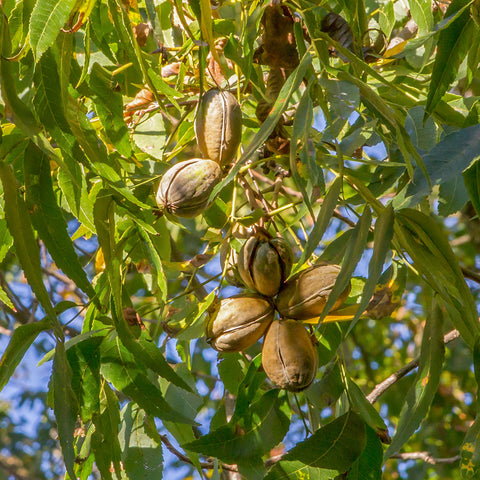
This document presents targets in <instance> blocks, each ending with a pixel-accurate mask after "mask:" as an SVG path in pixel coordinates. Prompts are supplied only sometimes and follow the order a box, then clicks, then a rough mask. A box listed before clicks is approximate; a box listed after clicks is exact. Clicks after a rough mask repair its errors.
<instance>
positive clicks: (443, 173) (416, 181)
mask: <svg viewBox="0 0 480 480" xmlns="http://www.w3.org/2000/svg"><path fill="white" fill-rule="evenodd" d="M479 139H480V125H473V126H471V127H467V128H462V129H461V130H458V131H456V132H453V133H450V134H449V135H447V136H446V137H445V138H444V139H443V140H442V141H441V142H439V143H437V144H436V145H435V146H434V147H433V148H432V149H431V150H430V151H429V152H428V153H427V154H426V155H424V156H423V162H424V164H425V168H426V169H427V171H428V174H429V176H430V180H431V184H432V185H438V184H440V185H441V184H443V183H446V182H448V181H451V180H452V178H460V175H461V173H462V172H463V171H464V170H465V169H466V168H467V167H468V166H469V165H470V164H471V162H472V161H473V160H474V159H476V158H477V157H478V155H479V152H478V142H479ZM429 192H430V188H429V186H428V184H427V181H426V179H425V177H424V176H423V175H422V174H421V173H420V172H418V170H417V171H416V172H415V174H414V176H413V179H412V182H411V184H410V185H409V186H408V188H407V197H414V198H412V199H410V200H408V198H407V203H408V202H410V203H418V202H419V200H420V199H421V198H422V197H423V196H425V195H428V193H429Z"/></svg>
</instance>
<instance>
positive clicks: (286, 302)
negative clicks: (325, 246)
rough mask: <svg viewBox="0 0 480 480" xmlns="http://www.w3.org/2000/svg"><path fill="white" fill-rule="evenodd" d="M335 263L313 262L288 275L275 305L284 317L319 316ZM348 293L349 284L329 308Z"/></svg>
mask: <svg viewBox="0 0 480 480" xmlns="http://www.w3.org/2000/svg"><path fill="white" fill-rule="evenodd" d="M339 273H340V267H339V266H338V265H314V266H313V267H310V268H308V269H306V270H302V271H301V272H298V273H297V274H295V275H294V276H293V277H292V278H290V279H289V280H288V281H287V282H286V283H285V284H284V285H283V287H282V288H281V289H280V291H279V292H278V296H277V299H276V305H275V306H276V308H277V310H278V312H279V313H280V314H281V315H282V316H283V317H286V318H295V319H296V320H308V319H310V318H314V317H318V316H319V315H321V313H322V311H323V309H324V307H325V305H326V303H327V300H328V297H329V295H330V293H331V291H332V288H333V286H334V285H335V281H336V279H337V277H338V274H339ZM349 293H350V285H348V287H347V288H346V289H345V290H344V291H343V292H342V294H341V295H340V296H339V298H338V299H337V301H336V302H335V303H334V305H333V307H332V308H331V311H333V310H335V309H337V308H338V307H340V306H341V305H342V304H343V302H344V301H345V300H346V298H347V297H348V294H349Z"/></svg>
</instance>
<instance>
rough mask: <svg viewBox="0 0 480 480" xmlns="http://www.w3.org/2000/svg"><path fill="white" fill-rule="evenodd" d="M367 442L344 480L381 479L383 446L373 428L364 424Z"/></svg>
mask: <svg viewBox="0 0 480 480" xmlns="http://www.w3.org/2000/svg"><path fill="white" fill-rule="evenodd" d="M366 434H367V442H366V445H365V448H364V449H363V452H362V454H361V455H360V458H359V459H358V460H356V461H355V463H354V464H353V465H352V468H351V469H350V471H349V472H348V474H347V478H346V480H382V463H383V448H382V442H381V441H380V439H379V438H378V436H377V434H376V433H375V430H373V429H372V428H370V427H369V426H368V425H367V426H366Z"/></svg>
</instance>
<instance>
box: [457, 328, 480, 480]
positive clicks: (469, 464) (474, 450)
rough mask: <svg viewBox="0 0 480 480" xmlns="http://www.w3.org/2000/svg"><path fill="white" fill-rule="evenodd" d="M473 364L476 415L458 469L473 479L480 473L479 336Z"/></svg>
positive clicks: (463, 475) (466, 437) (462, 450)
mask: <svg viewBox="0 0 480 480" xmlns="http://www.w3.org/2000/svg"><path fill="white" fill-rule="evenodd" d="M473 366H474V371H475V380H476V382H477V416H476V418H475V421H474V422H473V423H472V424H471V425H470V428H469V429H468V431H467V434H466V435H465V440H464V441H463V445H462V449H461V464H460V471H461V474H462V479H464V480H474V479H476V478H478V475H479V474H480V412H479V410H478V407H479V406H480V396H479V393H480V337H478V338H477V340H476V342H475V346H474V349H473Z"/></svg>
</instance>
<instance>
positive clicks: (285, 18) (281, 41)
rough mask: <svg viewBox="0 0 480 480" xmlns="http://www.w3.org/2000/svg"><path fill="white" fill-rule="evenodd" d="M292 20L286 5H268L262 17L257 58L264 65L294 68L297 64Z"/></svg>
mask: <svg viewBox="0 0 480 480" xmlns="http://www.w3.org/2000/svg"><path fill="white" fill-rule="evenodd" d="M293 24H294V20H293V17H292V14H291V13H290V10H289V9H288V8H287V7H286V6H268V7H267V8H266V9H265V13H264V15H263V18H262V25H263V28H264V34H263V45H262V47H261V50H260V51H259V52H258V56H257V59H258V60H259V61H260V63H262V64H264V65H269V66H270V67H280V68H287V69H294V68H295V67H296V66H297V65H298V52H297V44H296V42H295V35H294V33H293Z"/></svg>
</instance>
